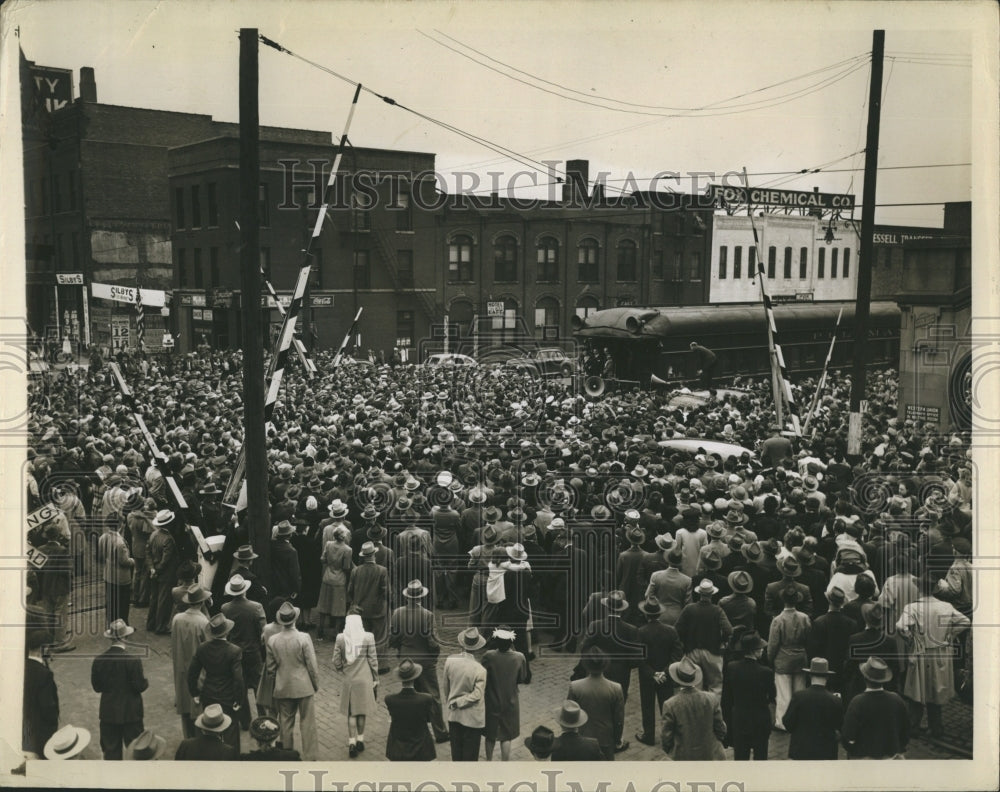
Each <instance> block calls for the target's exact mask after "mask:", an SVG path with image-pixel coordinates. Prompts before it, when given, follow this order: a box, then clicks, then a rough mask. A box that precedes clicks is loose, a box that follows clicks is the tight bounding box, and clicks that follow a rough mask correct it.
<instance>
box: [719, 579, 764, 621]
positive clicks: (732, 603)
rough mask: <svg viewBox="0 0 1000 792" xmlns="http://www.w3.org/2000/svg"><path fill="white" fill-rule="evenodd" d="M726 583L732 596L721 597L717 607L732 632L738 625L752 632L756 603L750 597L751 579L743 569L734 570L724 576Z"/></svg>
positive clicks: (751, 589)
mask: <svg viewBox="0 0 1000 792" xmlns="http://www.w3.org/2000/svg"><path fill="white" fill-rule="evenodd" d="M726 583H727V584H728V585H729V590H730V591H732V594H727V595H726V596H724V597H722V598H721V599H720V600H719V607H720V608H722V610H723V611H724V612H725V614H726V618H727V619H729V623H730V624H731V625H733V629H734V630H735V629H736V628H737V627H739V626H740V625H742V626H744V627H746V628H747V629H748V630H752V629H753V628H754V624H755V623H756V615H757V602H756V600H754V599H753V597H751V596H750V592H752V591H753V578H752V577H750V573H749V572H747V571H746V570H745V569H734V570H733V571H732V572H730V573H729V574H728V575H727V576H726Z"/></svg>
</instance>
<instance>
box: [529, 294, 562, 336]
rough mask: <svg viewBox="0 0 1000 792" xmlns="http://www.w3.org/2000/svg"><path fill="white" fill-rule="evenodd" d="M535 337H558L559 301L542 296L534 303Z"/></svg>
mask: <svg viewBox="0 0 1000 792" xmlns="http://www.w3.org/2000/svg"><path fill="white" fill-rule="evenodd" d="M535 338H537V339H538V340H539V341H552V340H555V339H558V338H559V301H558V300H557V299H555V297H542V299H540V300H539V301H538V302H537V303H536V304H535Z"/></svg>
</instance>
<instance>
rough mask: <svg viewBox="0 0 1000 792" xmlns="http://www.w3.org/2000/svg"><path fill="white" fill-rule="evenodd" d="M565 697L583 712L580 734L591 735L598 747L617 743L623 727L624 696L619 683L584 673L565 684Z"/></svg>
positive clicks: (608, 746) (606, 746) (607, 746)
mask: <svg viewBox="0 0 1000 792" xmlns="http://www.w3.org/2000/svg"><path fill="white" fill-rule="evenodd" d="M566 698H568V699H569V700H570V701H575V702H576V703H577V704H579V705H580V708H581V709H582V710H583V711H584V712H586V713H587V722H586V723H585V724H584V725H583V727H582V728H581V730H580V733H581V734H583V735H584V736H585V737H593V738H594V739H595V740H597V742H598V744H599V745H600V746H601V747H602V748H610V747H611V746H614V745H617V744H618V742H619V741H620V740H621V738H622V729H623V728H624V726H625V696H624V695H623V693H622V686H621V685H620V684H618V683H617V682H613V681H611V680H610V679H605V678H604V677H600V676H597V677H594V676H587V677H584V678H583V679H577V680H576V681H575V682H570V683H569V693H568V694H567V696H566Z"/></svg>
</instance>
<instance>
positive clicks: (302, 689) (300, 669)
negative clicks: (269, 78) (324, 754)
mask: <svg viewBox="0 0 1000 792" xmlns="http://www.w3.org/2000/svg"><path fill="white" fill-rule="evenodd" d="M298 618H299V609H298V608H296V607H295V606H294V605H292V603H290V602H287V601H286V602H284V603H283V604H282V606H281V607H280V608H279V609H278V612H277V614H275V618H274V620H275V622H276V623H277V624H278V625H280V626H281V630H280V632H277V633H275V634H274V635H272V636H271V637H270V638H268V639H267V672H268V673H269V674H273V675H274V706H275V709H277V711H278V723H279V726H280V728H281V744H282V747H284V748H294V747H295V743H294V737H293V730H294V728H295V718H296V715H298V717H299V726H300V728H301V730H302V758H303V760H305V761H307V762H308V761H313V760H315V759H316V758H317V752H318V742H317V737H316V715H315V707H314V705H313V696H314V694H315V693H316V691H318V690H319V670H318V667H317V665H316V651H315V649H314V648H313V642H312V639H311V638H310V637H309V635H308V634H307V633H303V632H299V631H298V630H297V629H296V627H295V622H296V621H297V619H298Z"/></svg>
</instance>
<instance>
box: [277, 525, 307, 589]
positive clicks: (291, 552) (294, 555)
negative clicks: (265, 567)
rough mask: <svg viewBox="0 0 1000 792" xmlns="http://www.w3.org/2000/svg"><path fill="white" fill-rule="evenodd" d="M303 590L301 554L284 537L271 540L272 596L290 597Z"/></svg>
mask: <svg viewBox="0 0 1000 792" xmlns="http://www.w3.org/2000/svg"><path fill="white" fill-rule="evenodd" d="M301 591H302V573H301V572H300V570H299V554H298V552H297V551H296V550H295V548H294V547H292V545H291V544H290V543H288V542H286V541H284V540H283V539H275V540H274V541H272V542H271V596H272V597H290V596H291V595H292V594H298V593H300V592H301Z"/></svg>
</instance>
